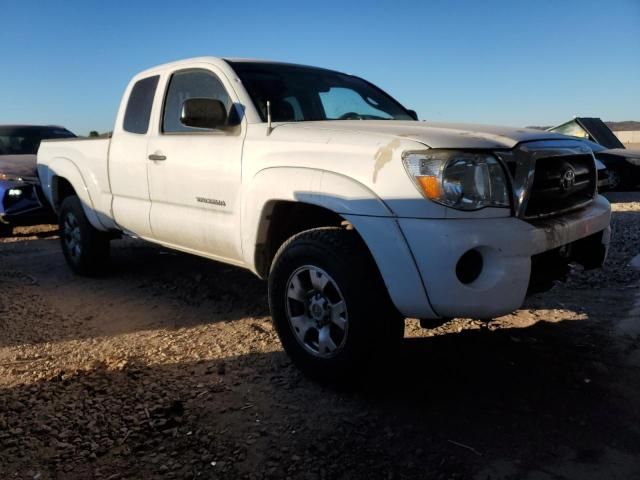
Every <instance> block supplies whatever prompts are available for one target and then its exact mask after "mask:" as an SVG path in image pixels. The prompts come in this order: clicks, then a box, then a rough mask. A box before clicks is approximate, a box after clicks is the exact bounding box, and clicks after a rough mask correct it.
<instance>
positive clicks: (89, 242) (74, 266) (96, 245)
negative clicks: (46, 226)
mask: <svg viewBox="0 0 640 480" xmlns="http://www.w3.org/2000/svg"><path fill="white" fill-rule="evenodd" d="M59 227H60V244H61V246H62V252H63V253H64V257H65V259H66V260H67V263H68V264H69V267H71V270H73V272H74V273H77V274H78V275H87V276H91V275H96V274H98V273H101V272H102V271H103V270H104V269H105V267H106V265H107V264H108V262H109V237H108V236H107V235H106V234H105V233H104V232H101V231H99V230H96V229H95V228H94V227H93V226H92V225H91V223H90V222H89V220H88V219H87V217H86V215H85V213H84V210H83V208H82V204H81V203H80V199H79V198H78V197H77V196H75V195H73V196H69V197H67V198H65V199H64V200H63V202H62V205H61V206H60V218H59Z"/></svg>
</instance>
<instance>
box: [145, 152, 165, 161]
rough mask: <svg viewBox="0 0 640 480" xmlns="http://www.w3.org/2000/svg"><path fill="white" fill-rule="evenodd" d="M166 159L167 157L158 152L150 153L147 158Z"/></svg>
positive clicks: (154, 159)
mask: <svg viewBox="0 0 640 480" xmlns="http://www.w3.org/2000/svg"><path fill="white" fill-rule="evenodd" d="M166 159H167V157H166V156H165V155H162V154H160V153H152V154H151V155H149V160H153V161H158V160H166Z"/></svg>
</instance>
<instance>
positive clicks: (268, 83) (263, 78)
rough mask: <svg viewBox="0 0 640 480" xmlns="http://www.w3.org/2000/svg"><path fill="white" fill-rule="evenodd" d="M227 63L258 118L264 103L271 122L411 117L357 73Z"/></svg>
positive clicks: (267, 64)
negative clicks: (268, 105)
mask: <svg viewBox="0 0 640 480" xmlns="http://www.w3.org/2000/svg"><path fill="white" fill-rule="evenodd" d="M228 63H229V64H230V65H231V67H232V68H233V69H234V70H235V72H236V73H237V75H238V77H240V80H241V81H242V84H243V85H244V87H245V88H246V90H247V91H248V93H249V95H250V96H251V100H252V101H253V103H254V105H255V107H256V109H257V110H258V112H259V114H260V117H261V118H262V121H267V101H269V102H270V105H271V119H272V120H273V121H274V122H301V121H313V120H413V117H412V116H411V115H410V114H409V112H408V111H407V110H406V109H405V108H404V107H403V106H402V105H400V104H399V103H398V102H397V101H396V100H394V99H393V98H391V97H390V96H389V95H387V94H386V93H385V92H383V91H382V90H380V89H379V88H378V87H376V86H375V85H373V84H371V83H369V82H367V81H365V80H363V79H361V78H358V77H354V76H351V75H345V74H343V73H338V72H333V71H331V70H324V69H321V68H313V67H303V66H298V65H288V64H279V63H266V62H245V61H242V62H237V61H236V62H234V61H228Z"/></svg>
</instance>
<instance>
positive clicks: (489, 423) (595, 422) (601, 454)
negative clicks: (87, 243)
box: [0, 194, 640, 480]
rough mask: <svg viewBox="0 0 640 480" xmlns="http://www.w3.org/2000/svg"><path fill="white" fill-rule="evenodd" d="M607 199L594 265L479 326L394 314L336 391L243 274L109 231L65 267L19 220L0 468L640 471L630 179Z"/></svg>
mask: <svg viewBox="0 0 640 480" xmlns="http://www.w3.org/2000/svg"><path fill="white" fill-rule="evenodd" d="M611 199H612V202H613V206H614V217H613V226H614V237H613V238H614V239H613V244H612V248H611V253H610V257H609V260H608V263H607V266H606V267H605V268H604V269H602V270H598V271H590V272H581V271H577V270H576V271H573V272H572V273H571V274H570V276H569V278H568V279H567V281H565V282H562V283H560V284H558V285H557V286H556V287H555V288H554V289H553V290H552V291H550V292H547V293H544V294H538V295H536V296H533V297H531V298H530V299H529V300H528V301H527V303H526V305H525V306H524V307H523V309H521V310H519V311H518V312H516V313H515V314H513V315H508V316H505V317H501V318H498V319H495V320H493V321H492V322H490V323H483V322H479V321H473V320H468V319H454V320H452V321H450V322H448V323H446V324H445V325H442V326H439V327H437V328H433V329H427V330H423V329H420V328H419V325H418V323H417V321H414V320H409V321H407V327H406V339H405V341H404V345H403V348H402V351H401V352H400V355H399V358H396V359H389V360H388V361H387V362H386V365H384V366H383V367H380V368H379V369H378V370H376V371H372V372H370V373H369V374H367V375H366V376H363V378H362V379H360V381H359V382H358V383H357V384H355V385H354V386H353V388H351V389H349V390H335V389H329V388H326V387H322V386H319V385H317V384H315V383H313V382H310V381H309V380H307V379H305V378H304V377H303V376H302V375H301V374H300V373H299V372H298V371H297V370H296V369H295V368H294V367H293V366H291V364H290V363H289V361H288V359H287V357H286V355H285V354H284V353H283V352H282V351H281V347H280V345H279V343H278V340H277V337H276V335H275V332H274V331H273V328H272V326H271V323H270V318H269V314H268V311H267V302H266V296H265V285H264V283H262V282H261V281H259V280H257V279H255V278H254V277H253V276H252V275H251V274H249V273H247V272H244V271H242V270H239V269H236V268H233V267H228V266H225V265H222V264H218V263H215V262H209V261H206V260H202V259H199V258H195V257H190V256H186V255H182V254H177V253H174V252H169V251H167V250H163V249H160V248H156V247H154V246H151V245H149V244H146V243H143V242H139V241H134V240H121V241H116V242H114V259H113V268H112V271H111V272H110V273H109V274H108V275H106V276H105V277H103V278H98V279H84V278H78V277H74V276H73V275H71V274H70V273H69V271H68V270H67V268H66V266H65V264H64V260H63V258H62V255H61V254H60V252H59V246H58V240H57V237H56V236H55V234H56V232H55V228H54V227H47V226H39V227H33V228H23V229H17V230H16V232H15V233H14V236H12V237H10V238H5V239H0V478H1V479H5V478H6V479H14V478H15V479H23V478H24V479H72V480H73V479H78V480H80V479H83V480H84V479H94V478H95V479H104V480H106V479H110V480H115V479H142V478H144V479H146V478H151V479H155V478H158V479H160V478H163V479H164V478H167V479H210V478H212V479H213V478H215V479H218V478H220V479H270V478H290V479H309V480H312V479H313V480H316V479H317V480H321V479H345V480H346V479H367V480H371V479H378V478H380V479H389V480H391V479H408V478H424V479H427V478H428V479H432V478H433V479H468V478H469V479H480V480H487V479H492V480H495V479H505V480H507V479H523V478H526V479H531V480H533V479H550V480H551V479H554V480H555V479H566V478H570V479H573V478H579V479H600V478H608V479H614V478H619V479H630V478H640V455H639V454H640V341H639V338H640V336H639V335H640V323H639V322H640V292H639V290H638V288H639V285H640V271H638V270H635V269H634V268H632V267H631V266H630V263H631V262H632V259H633V258H634V257H635V256H636V255H638V254H639V253H640V194H616V195H612V197H611ZM380 355H381V356H384V355H385V352H380Z"/></svg>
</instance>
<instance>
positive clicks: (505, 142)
mask: <svg viewBox="0 0 640 480" xmlns="http://www.w3.org/2000/svg"><path fill="white" fill-rule="evenodd" d="M285 125H286V126H287V127H293V128H311V129H321V130H333V131H336V132H353V133H362V134H374V135H385V136H391V137H402V138H406V139H409V140H414V141H416V142H420V143H422V144H424V145H427V146H429V147H431V148H483V149H484V148H509V149H511V148H513V147H515V146H516V145H517V144H518V143H521V142H528V141H533V140H561V139H567V138H570V137H566V136H565V135H560V134H557V133H550V132H545V131H543V130H534V129H529V128H513V127H500V126H494V125H477V124H464V123H432V122H415V121H400V120H339V121H338V120H333V121H318V122H300V123H288V124H285Z"/></svg>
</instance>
